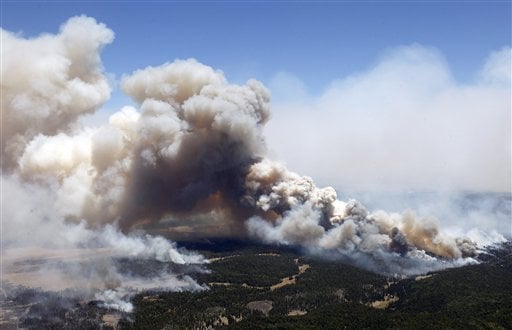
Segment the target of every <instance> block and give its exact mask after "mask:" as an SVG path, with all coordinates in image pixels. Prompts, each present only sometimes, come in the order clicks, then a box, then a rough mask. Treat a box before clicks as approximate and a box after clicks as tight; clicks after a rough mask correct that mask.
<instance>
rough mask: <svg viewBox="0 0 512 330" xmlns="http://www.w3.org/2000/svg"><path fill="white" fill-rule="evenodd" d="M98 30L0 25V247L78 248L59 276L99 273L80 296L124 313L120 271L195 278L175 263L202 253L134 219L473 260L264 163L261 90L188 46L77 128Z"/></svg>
mask: <svg viewBox="0 0 512 330" xmlns="http://www.w3.org/2000/svg"><path fill="white" fill-rule="evenodd" d="M112 40H113V33H112V31H110V30H109V29H108V28H106V27H105V26H104V25H103V24H98V23H97V22H96V21H95V20H94V19H91V18H87V17H75V18H72V19H70V20H69V21H68V22H67V23H65V24H64V25H63V26H62V28H61V31H60V33H59V34H58V35H43V36H40V37H37V38H34V39H22V38H21V37H19V36H16V35H14V34H12V33H10V32H7V31H3V30H2V43H3V48H2V60H3V68H4V69H3V71H2V73H1V74H2V82H3V83H2V95H3V98H2V131H3V134H4V139H3V140H2V169H3V174H2V182H3V188H2V189H3V194H2V205H3V217H2V219H3V225H4V233H3V235H4V237H3V239H2V244H3V246H4V247H7V248H12V247H19V246H23V247H27V246H34V247H47V248H52V249H67V250H68V251H71V250H73V249H79V250H80V251H82V252H83V253H82V254H84V253H85V255H87V258H86V259H87V261H86V262H85V261H81V262H80V263H79V265H77V267H76V268H75V270H74V271H70V269H71V266H69V267H68V268H67V269H66V272H65V273H66V274H73V277H74V278H73V281H75V280H77V278H79V277H80V276H82V277H83V278H85V279H86V280H87V281H89V282H95V281H99V282H100V283H98V284H95V286H96V287H97V288H99V289H101V290H103V291H96V292H95V295H96V297H99V298H101V299H102V300H104V301H105V303H106V304H107V305H108V306H114V307H116V306H117V308H121V309H125V310H129V309H130V307H129V305H126V303H127V302H126V301H124V300H122V299H121V300H120V297H121V298H123V297H125V296H126V295H128V293H126V292H132V291H130V290H128V287H127V286H128V283H131V286H133V287H137V286H139V287H144V288H147V287H154V286H155V285H158V286H163V287H166V288H167V289H170V290H184V289H189V290H201V289H204V287H202V286H201V285H199V284H198V283H196V282H194V280H193V279H192V278H191V277H189V276H188V275H187V274H188V273H189V272H197V271H204V270H203V269H202V268H201V267H199V266H193V265H200V264H203V263H205V260H204V259H203V258H202V257H201V256H199V255H197V254H194V253H190V252H187V251H184V250H181V249H178V248H177V246H176V245H175V244H173V243H170V242H169V241H168V240H166V239H164V238H162V237H154V236H149V235H147V234H144V233H143V232H142V231H141V230H142V229H143V228H148V227H151V226H158V225H161V224H162V223H168V221H169V220H170V219H171V220H172V219H177V220H179V221H181V222H184V223H187V221H190V223H192V220H193V219H195V218H198V217H204V216H205V215H206V217H205V218H206V219H207V220H206V221H208V216H210V215H212V217H213V215H215V217H216V218H217V219H215V221H216V223H219V222H220V224H221V225H222V230H221V231H222V232H223V233H224V234H225V235H242V236H244V235H247V234H249V235H251V236H252V237H256V238H259V239H261V240H262V241H264V242H268V243H272V244H291V245H298V246H303V247H304V248H306V249H308V250H309V251H311V252H313V253H318V254H322V255H330V256H339V257H343V258H345V259H347V260H350V261H352V262H354V263H356V264H359V265H361V266H363V267H366V268H370V269H373V270H375V271H379V272H386V273H391V272H393V273H402V274H412V273H418V272H423V271H426V270H428V269H429V267H430V268H435V267H437V268H442V267H447V266H450V265H456V264H461V263H464V262H470V261H471V260H473V259H471V258H470V257H472V256H475V254H476V252H477V248H476V245H475V243H473V242H472V241H470V240H469V239H465V238H457V237H451V236H449V235H447V234H444V233H443V232H442V231H441V229H440V226H439V224H438V223H437V222H436V220H433V219H429V218H420V219H418V218H416V217H415V216H414V214H412V212H406V213H404V214H394V213H393V214H388V213H385V212H376V213H370V212H369V211H367V210H366V209H365V207H364V206H363V205H362V204H361V203H359V202H357V201H355V200H350V201H348V202H342V201H340V200H339V199H338V197H337V194H336V191H335V190H334V189H333V188H331V187H327V188H318V187H316V186H315V184H314V182H313V180H312V179H310V178H308V177H304V176H300V175H298V174H296V173H294V172H291V171H289V170H288V169H287V168H286V167H284V166H283V165H282V164H279V163H277V162H274V161H272V160H269V159H268V158H267V157H266V154H267V151H266V145H265V140H264V137H263V134H262V129H263V127H264V125H265V123H267V121H268V120H269V117H270V95H269V92H268V90H267V89H266V88H265V87H264V86H263V85H262V84H261V83H259V82H257V81H255V80H250V81H248V82H247V83H246V84H245V85H233V84H229V83H228V82H227V80H226V78H225V77H224V75H223V73H222V72H220V71H215V70H213V69H212V68H210V67H208V66H206V65H203V64H201V63H198V62H197V61H195V60H193V59H189V60H177V61H175V62H172V63H166V64H164V65H162V66H159V67H148V68H145V69H143V70H139V71H136V72H134V73H133V74H131V75H127V76H124V77H123V78H122V81H121V88H122V90H123V91H124V92H125V93H126V94H128V95H129V96H131V97H132V98H133V99H134V100H135V101H136V102H137V103H138V109H136V108H134V107H124V108H122V109H121V110H120V111H118V112H116V113H114V114H113V115H111V116H110V118H109V121H108V123H105V124H104V125H102V126H99V127H82V126H81V125H79V124H78V123H77V119H78V118H79V117H80V116H81V115H83V114H87V113H91V112H94V111H96V110H97V109H98V108H100V107H101V105H102V103H103V102H105V101H106V100H107V98H108V97H109V93H110V87H109V84H108V82H107V79H106V77H105V75H104V73H103V71H102V67H101V62H100V58H99V52H100V50H101V48H102V47H103V46H104V45H105V44H107V43H109V42H111V41H112ZM219 219H220V221H219ZM211 221H214V219H213V218H212V219H211ZM10 251H11V252H10ZM12 251H13V249H11V250H9V249H7V250H6V251H4V252H5V254H8V253H11V255H13V253H14V252H12ZM99 251H104V252H101V253H100V252H99ZM18 252H19V251H18ZM96 252H97V253H96ZM21 254H22V253H21ZM122 258H131V259H132V261H133V260H139V259H141V260H146V261H157V262H162V263H172V264H174V265H189V266H191V267H192V266H193V267H192V268H186V267H185V268H181V269H180V271H179V274H181V275H176V272H175V270H171V269H167V268H166V269H163V270H162V271H160V272H157V273H152V274H149V275H148V274H130V275H127V274H126V273H124V272H123V271H122V267H121V266H119V264H118V263H116V261H115V260H119V259H122ZM48 259H51V258H48ZM450 260H451V261H450ZM14 264H15V263H13V265H14ZM13 267H14V266H13ZM85 269H89V270H91V269H92V271H89V274H88V275H87V276H85V275H83V274H84V272H85ZM12 274H13V273H9V274H8V275H9V276H13V275H12ZM63 274H64V273H63ZM9 276H7V279H9ZM64 277H65V276H64ZM68 277H69V276H68ZM170 278H173V279H174V280H170ZM162 279H169V280H165V281H162ZM67 280H68V281H70V280H71V279H67ZM136 280H138V281H139V282H136ZM87 281H86V282H87ZM134 281H135V282H134ZM148 283H149V284H148Z"/></svg>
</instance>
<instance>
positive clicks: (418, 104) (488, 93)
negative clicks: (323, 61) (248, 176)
mask: <svg viewBox="0 0 512 330" xmlns="http://www.w3.org/2000/svg"><path fill="white" fill-rule="evenodd" d="M510 71H511V50H510V48H509V47H507V48H504V49H502V50H500V51H497V52H493V53H492V54H491V55H490V56H489V58H488V59H487V61H486V63H485V65H484V66H483V69H482V70H481V72H480V76H479V79H478V80H477V81H476V82H475V83H472V84H460V83H458V82H456V81H455V80H454V79H453V78H452V76H451V73H450V70H449V67H448V65H447V63H446V61H445V60H444V58H443V56H442V54H440V53H439V51H437V50H435V49H432V48H426V47H424V46H420V45H411V46H404V47H398V48H395V49H392V50H389V51H388V52H387V53H385V54H384V56H383V57H382V58H381V59H380V61H379V62H378V63H377V64H376V65H375V66H374V67H372V68H370V69H368V70H367V71H365V72H361V73H357V74H354V75H352V76H349V77H346V78H343V79H340V80H335V81H333V82H332V83H331V85H330V86H329V87H328V88H327V89H326V90H325V92H324V93H323V94H322V95H320V96H319V97H308V98H307V99H306V100H304V101H303V102H300V103H299V104H297V103H296V102H286V101H285V102H281V103H278V104H275V105H274V106H273V108H274V111H273V120H272V121H271V122H270V123H269V125H268V127H267V130H266V132H267V135H268V141H269V145H270V146H271V147H272V148H273V150H274V152H276V153H277V155H279V157H280V158H282V159H284V160H286V162H287V163H289V164H293V167H294V170H296V171H299V172H301V173H308V174H309V175H311V176H313V177H314V178H315V179H317V180H319V181H320V182H322V183H329V184H333V185H335V186H337V187H341V188H344V189H345V188H347V187H350V188H352V189H359V190H375V189H376V187H379V188H378V189H379V190H403V189H415V190H422V189H430V190H471V191H507V192H510V190H511V175H510V173H511V171H510V168H511V163H510V162H511V144H510V141H511V136H510V132H511V126H510V125H511V117H510V113H511V108H510V99H511V92H510V91H511V90H510V81H511V80H510ZM289 79H291V78H289ZM296 84H297V83H296ZM279 98H280V97H279V96H278V99H279ZM283 127H286V130H284V129H283ZM304 155H310V156H307V157H305V156H304Z"/></svg>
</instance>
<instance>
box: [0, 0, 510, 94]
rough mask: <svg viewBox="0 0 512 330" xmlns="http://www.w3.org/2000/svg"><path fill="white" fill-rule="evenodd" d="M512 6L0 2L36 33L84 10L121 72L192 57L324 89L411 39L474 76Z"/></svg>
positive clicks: (7, 19) (108, 60)
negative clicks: (107, 34)
mask: <svg viewBox="0 0 512 330" xmlns="http://www.w3.org/2000/svg"><path fill="white" fill-rule="evenodd" d="M510 11H511V2H510V1H500V2H498V1H495V2H493V1H479V2H465V1H452V2H450V1H446V2H444V1H443V2H439V1H436V2H428V1H427V2H401V1H393V2H391V1H382V2H312V1H311V2H291V1H284V2H268V1H264V2H250V3H248V2H241V1H240V2H214V1H210V2H170V1H159V2H149V1H148V2H122V1H110V2H95V1H92V2H78V1H73V2H71V1H69V2H66V1H64V2H62V1H58V2H51V1H50V2H36V1H30V2H28V1H2V23H1V26H2V27H3V28H4V29H7V30H9V31H17V32H22V33H23V35H24V36H27V37H29V36H36V35H38V34H40V33H41V32H50V33H56V32H57V31H58V28H59V25H60V24H62V23H63V22H64V21H66V20H67V19H68V18H69V17H71V16H74V15H80V14H85V15H88V16H92V17H95V18H96V19H97V20H98V21H100V22H103V23H105V24H106V25H107V26H108V27H109V28H111V29H112V30H113V31H114V32H115V34H116V37H115V40H114V43H113V44H111V45H109V46H107V48H106V49H105V50H104V53H103V56H102V58H103V62H104V65H105V68H106V70H107V71H109V72H112V73H114V74H115V75H116V76H117V77H120V75H122V74H123V73H130V72H132V71H133V70H136V69H139V68H143V67H146V66H148V65H159V64H162V63H164V62H166V61H172V60H174V59H176V58H189V57H194V58H196V59H198V60H199V61H201V62H203V63H205V64H208V65H210V66H212V67H214V68H216V69H221V70H222V71H224V73H225V74H226V76H227V78H228V80H230V81H233V82H237V83H242V82H244V81H245V80H247V79H249V78H256V79H258V80H261V81H263V82H264V83H267V84H268V83H269V82H270V81H271V79H272V77H273V76H274V75H275V74H276V73H277V72H280V71H285V72H288V73H291V74H293V75H294V76H296V77H298V78H299V79H300V80H302V81H303V82H304V83H305V85H306V88H307V89H308V91H309V92H311V93H313V94H316V93H319V92H321V91H322V90H323V89H325V88H326V86H327V85H328V84H329V83H330V82H331V81H332V80H333V79H338V78H343V77H345V76H347V75H349V74H352V73H354V72H359V71H362V70H365V69H367V68H368V67H369V66H371V65H372V64H374V63H375V62H376V61H377V60H378V58H379V55H380V54H382V52H383V51H385V50H386V49H388V48H390V47H395V46H400V45H408V44H411V43H419V44H422V45H426V46H432V47H435V48H437V49H439V50H440V51H441V53H442V54H443V55H444V56H445V58H446V60H447V61H448V63H449V66H450V68H451V70H452V74H453V76H454V77H455V79H457V80H458V81H460V82H463V83H464V82H471V81H472V80H474V78H475V74H476V72H477V71H478V69H479V68H480V67H481V65H482V63H483V61H484V60H485V58H486V57H487V56H488V54H489V52H490V51H492V50H498V49H500V48H502V47H503V46H507V45H510V40H511V18H510ZM116 94H117V93H116ZM117 97H119V96H118V95H117ZM115 98H116V95H114V99H115Z"/></svg>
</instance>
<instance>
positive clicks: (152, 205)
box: [120, 60, 269, 228]
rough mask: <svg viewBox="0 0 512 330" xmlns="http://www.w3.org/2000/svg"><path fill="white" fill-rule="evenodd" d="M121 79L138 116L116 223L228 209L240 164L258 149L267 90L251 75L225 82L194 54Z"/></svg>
mask: <svg viewBox="0 0 512 330" xmlns="http://www.w3.org/2000/svg"><path fill="white" fill-rule="evenodd" d="M122 86H123V90H124V91H125V92H126V93H127V94H128V95H130V96H132V97H133V98H134V99H135V100H137V101H138V102H140V103H141V116H140V119H139V121H138V136H139V138H138V140H137V141H136V145H135V146H134V156H133V163H132V169H131V174H132V175H131V176H130V177H129V179H128V183H127V191H126V195H125V199H124V201H123V206H122V213H121V221H120V223H121V225H122V226H123V227H124V228H128V227H129V226H131V225H132V224H133V223H134V222H137V221H140V220H159V219H160V218H161V217H162V216H163V215H164V214H165V213H168V212H172V213H178V214H179V213H188V212H200V211H201V210H203V211H208V209H212V208H230V207H231V206H234V207H235V209H236V208H237V206H236V205H234V204H233V202H235V204H237V203H236V201H237V200H238V199H240V197H241V196H242V194H243V181H244V177H245V172H246V171H247V167H248V165H250V164H252V163H254V162H255V161H256V160H257V159H258V158H260V157H262V156H263V155H264V153H265V143H264V140H263V137H262V135H261V129H262V125H263V124H264V123H265V122H266V121H267V120H268V118H269V93H268V91H267V90H266V89H265V88H264V87H263V86H262V85H261V84H260V83H259V82H257V81H249V82H247V84H246V85H244V86H236V85H228V84H227V83H226V81H225V79H224V77H223V75H222V73H221V72H218V71H214V70H213V69H211V68H210V67H207V66H205V65H202V64H200V63H198V62H196V61H195V60H186V61H176V62H174V63H171V64H165V65H163V66H160V67H157V68H147V69H144V70H141V71H137V72H135V73H134V74H133V75H131V76H129V77H126V78H125V79H124V80H123V83H122ZM235 209H233V210H234V211H236V210H235Z"/></svg>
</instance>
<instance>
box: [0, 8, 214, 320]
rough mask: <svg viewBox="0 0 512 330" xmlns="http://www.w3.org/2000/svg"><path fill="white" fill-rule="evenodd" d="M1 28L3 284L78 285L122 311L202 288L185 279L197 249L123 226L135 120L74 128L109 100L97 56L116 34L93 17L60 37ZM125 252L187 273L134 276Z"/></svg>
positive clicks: (127, 112) (197, 259)
mask: <svg viewBox="0 0 512 330" xmlns="http://www.w3.org/2000/svg"><path fill="white" fill-rule="evenodd" d="M0 32H1V38H2V39H1V40H2V54H1V57H2V72H1V80H2V91H1V93H2V103H1V114H2V178H1V182H2V217H1V218H2V243H1V244H2V270H1V271H2V280H4V279H5V280H7V281H10V282H12V283H13V284H21V285H30V286H36V287H42V288H43V289H64V288H76V289H79V290H80V291H81V292H82V293H84V294H85V295H86V296H89V297H93V296H94V295H97V296H98V297H103V298H102V299H103V300H104V301H105V303H106V304H107V305H109V306H110V305H112V306H117V307H118V308H121V309H124V310H130V309H131V305H130V303H129V302H127V301H124V303H121V301H122V299H126V298H127V297H129V296H130V295H131V294H133V292H135V291H134V289H135V290H136V289H141V288H155V287H157V286H159V287H161V288H162V289H163V290H184V289H186V290H201V289H204V287H202V286H200V285H199V284H197V283H195V282H194V281H193V280H192V279H191V278H190V277H189V276H187V275H186V274H187V273H188V272H189V271H190V272H197V271H204V270H203V269H202V268H200V267H199V268H197V266H193V265H200V264H203V263H205V260H204V258H203V257H202V256H200V255H197V254H194V253H190V252H187V251H185V250H181V249H179V248H178V247H177V246H176V245H175V244H174V243H171V242H169V241H168V240H166V239H164V238H162V237H153V236H149V235H146V234H144V233H140V232H131V233H129V234H127V235H125V234H123V233H121V232H120V230H119V229H118V222H119V221H120V214H121V213H120V212H121V211H122V208H121V206H120V203H121V202H122V201H123V198H125V195H126V194H127V193H126V191H127V190H128V185H129V180H128V178H129V176H130V172H131V171H133V170H132V168H134V167H135V166H134V164H133V158H134V157H133V154H134V152H135V151H134V150H135V149H136V148H137V147H136V146H135V137H136V134H137V125H136V122H137V120H138V119H139V117H140V115H139V114H138V113H136V112H135V110H132V109H124V110H123V111H121V112H120V113H118V114H116V115H114V116H112V118H111V122H110V124H109V125H106V126H105V127H100V128H80V127H79V125H78V124H77V120H78V119H79V117H80V116H82V115H84V114H88V113H92V112H94V111H96V110H97V109H98V108H100V107H101V105H102V104H103V103H104V102H105V101H106V100H107V99H108V98H109V96H110V90H111V88H110V86H109V83H108V80H107V78H106V76H105V74H104V73H103V72H102V67H101V61H100V56H99V52H100V51H101V49H102V48H103V46H104V45H106V44H108V43H110V42H111V41H112V40H113V38H114V34H113V32H112V31H111V30H109V29H108V28H107V27H105V25H103V24H99V23H97V22H96V21H95V20H94V19H92V18H88V17H74V18H71V19H70V20H69V21H68V22H66V23H65V24H64V25H63V26H62V27H61V29H60V32H59V34H57V35H42V36H39V37H37V38H33V39H23V38H21V37H20V36H18V35H15V34H13V33H10V32H8V31H4V30H1V31H0ZM141 121H142V120H141ZM141 135H143V134H141ZM122 258H128V259H130V260H143V261H146V262H157V263H161V264H165V263H171V264H174V265H183V266H182V269H180V273H179V274H180V275H176V274H175V273H174V271H173V270H172V269H162V270H161V271H160V272H159V273H157V274H137V275H134V274H127V273H126V272H122V271H120V266H119V264H118V260H121V259H122ZM20 261H22V262H20ZM23 265H31V267H32V268H30V270H27V269H24V268H23V267H24V266H23ZM187 265H189V266H187ZM20 267H21V268H22V269H20ZM183 267H185V268H183ZM162 278H170V280H168V281H161V279H162ZM128 285H129V287H128ZM130 288H132V289H130ZM133 288H134V289H133ZM105 290H108V291H105ZM114 298H115V300H116V301H117V302H112V301H110V300H113V299H114Z"/></svg>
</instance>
